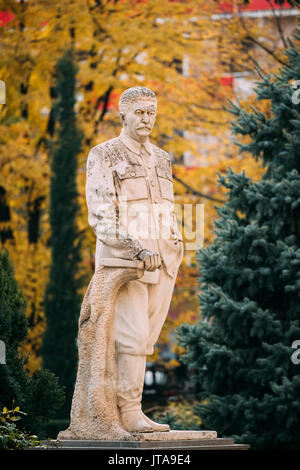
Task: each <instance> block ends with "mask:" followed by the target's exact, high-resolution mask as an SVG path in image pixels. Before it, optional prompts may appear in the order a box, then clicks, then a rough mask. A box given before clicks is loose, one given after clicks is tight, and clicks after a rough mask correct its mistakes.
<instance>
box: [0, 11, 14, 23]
mask: <svg viewBox="0 0 300 470" xmlns="http://www.w3.org/2000/svg"><path fill="white" fill-rule="evenodd" d="M15 16H16V15H14V14H12V13H10V12H9V11H0V27H1V26H4V25H5V24H6V23H9V21H11V20H13V19H14V17H15Z"/></svg>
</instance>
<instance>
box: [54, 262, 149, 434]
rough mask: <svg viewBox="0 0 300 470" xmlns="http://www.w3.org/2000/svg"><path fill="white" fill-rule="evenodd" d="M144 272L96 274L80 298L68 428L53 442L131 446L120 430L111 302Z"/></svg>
mask: <svg viewBox="0 0 300 470" xmlns="http://www.w3.org/2000/svg"><path fill="white" fill-rule="evenodd" d="M143 272H144V271H143V269H137V268H136V267H132V268H130V267H120V268H116V267H104V266H101V267H100V268H98V269H97V271H96V272H95V274H94V276H93V277H92V279H91V282H90V284H89V286H88V289H87V291H86V294H85V296H84V299H83V302H82V306H81V312H80V318H79V330H78V354H79V363H78V372H77V380H76V386H75V390H74V395H73V401H72V410H71V423H70V426H69V428H68V429H66V430H65V431H61V432H60V433H59V434H58V439H77V440H78V439H97V440H99V439H100V440H136V438H135V437H134V436H133V435H132V434H130V433H128V432H127V431H125V430H124V429H123V427H122V426H121V422H120V417H119V411H118V408H117V402H116V358H115V344H114V336H113V335H112V334H111V332H112V330H113V326H114V323H113V322H114V305H115V298H116V295H117V293H118V290H119V289H120V287H121V286H122V285H123V284H124V283H125V282H128V281H130V280H134V279H139V278H140V277H141V276H142V275H143Z"/></svg>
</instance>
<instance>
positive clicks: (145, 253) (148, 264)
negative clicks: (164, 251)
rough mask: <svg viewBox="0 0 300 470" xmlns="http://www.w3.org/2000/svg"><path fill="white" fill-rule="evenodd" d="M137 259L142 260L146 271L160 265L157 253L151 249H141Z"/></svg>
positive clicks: (153, 269)
mask: <svg viewBox="0 0 300 470" xmlns="http://www.w3.org/2000/svg"><path fill="white" fill-rule="evenodd" d="M137 258H138V259H140V260H142V261H144V263H145V270H146V271H155V270H156V269H158V268H160V267H161V257H160V254H159V253H156V252H155V251H151V250H142V251H141V252H140V253H139V254H138V256H137Z"/></svg>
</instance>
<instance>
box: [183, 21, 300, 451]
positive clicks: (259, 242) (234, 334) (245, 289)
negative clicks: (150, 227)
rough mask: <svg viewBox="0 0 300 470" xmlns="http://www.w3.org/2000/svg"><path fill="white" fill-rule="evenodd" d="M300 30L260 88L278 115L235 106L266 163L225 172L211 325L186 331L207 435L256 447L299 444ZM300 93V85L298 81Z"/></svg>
mask: <svg viewBox="0 0 300 470" xmlns="http://www.w3.org/2000/svg"><path fill="white" fill-rule="evenodd" d="M299 42H300V31H299V28H298V30H297V33H296V35H295V42H294V43H293V42H292V41H291V40H290V41H289V48H288V50H287V52H286V54H287V57H288V58H287V63H286V66H284V67H283V68H281V70H280V71H279V74H278V75H275V76H271V75H269V76H263V74H262V73H261V72H259V73H260V76H261V81H260V82H258V83H257V87H256V89H255V92H256V94H257V99H258V100H269V102H270V113H268V114H263V113H261V112H259V111H258V110H256V109H255V108H254V107H252V111H253V112H251V113H248V112H246V111H245V110H243V109H240V108H239V107H238V106H236V105H235V104H234V103H231V104H230V108H229V110H230V112H231V113H232V114H234V115H235V116H236V121H235V122H233V123H232V130H233V133H234V134H235V135H243V136H248V137H249V139H248V142H249V143H247V144H241V143H240V142H239V143H238V145H239V146H240V148H239V151H240V152H250V153H251V154H252V155H253V157H254V158H255V159H259V160H260V161H261V162H262V165H263V168H265V172H264V174H263V177H262V178H261V180H260V181H258V182H254V181H252V180H251V179H250V178H248V177H247V176H246V174H245V171H242V172H241V173H239V174H236V173H234V172H233V171H232V169H231V168H230V167H229V169H228V171H227V175H226V176H225V177H223V176H222V175H221V174H220V173H218V177H219V184H220V185H223V186H224V187H226V188H227V189H228V190H229V191H228V197H227V200H226V202H225V203H224V205H223V206H222V207H220V208H218V214H219V216H220V217H219V218H218V219H217V220H216V221H215V230H214V233H215V238H214V241H213V243H212V244H211V245H210V246H208V247H206V248H203V249H200V250H199V251H198V253H197V260H198V263H199V269H200V277H199V282H200V284H201V286H200V295H199V300H200V304H201V313H202V320H201V321H200V322H199V323H198V324H197V325H194V326H191V325H182V326H181V328H180V329H179V341H180V344H181V345H182V346H184V347H185V348H186V354H185V356H184V358H183V360H184V362H185V363H186V364H188V366H189V367H191V368H192V369H194V370H195V377H194V378H195V381H196V384H197V387H199V389H201V393H200V396H199V398H200V399H201V400H202V399H204V398H208V402H207V403H206V404H204V403H203V404H199V405H197V407H196V411H197V413H198V415H199V416H200V418H201V419H202V425H203V428H204V429H214V430H216V431H218V433H219V436H221V437H229V436H231V437H232V436H234V437H235V438H236V440H237V442H245V443H250V444H251V445H252V448H257V449H267V448H268V449H271V448H273V449H297V448H299V447H300V400H299V397H300V364H297V363H296V362H297V361H292V355H293V353H295V350H294V349H293V348H292V344H293V342H294V341H296V340H300V322H299V320H300V152H299V149H300V104H299V103H298V95H299V93H298V92H297V90H295V88H293V82H294V81H295V80H300V48H299ZM298 89H299V84H298Z"/></svg>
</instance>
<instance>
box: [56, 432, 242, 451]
mask: <svg viewBox="0 0 300 470" xmlns="http://www.w3.org/2000/svg"><path fill="white" fill-rule="evenodd" d="M132 437H133V439H134V440H132V441H117V440H114V441H106V440H105V441H100V440H77V439H76V440H75V439H72V440H69V439H63V440H61V441H59V442H57V441H50V443H47V446H48V448H52V449H69V450H115V451H117V450H127V449H128V450H129V449H132V450H133V449H135V450H161V451H162V452H163V451H164V450H179V451H180V450H247V449H249V445H248V444H235V443H234V440H233V439H224V438H218V437H217V433H216V432H215V431H176V430H174V431H169V432H153V433H135V434H132Z"/></svg>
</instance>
